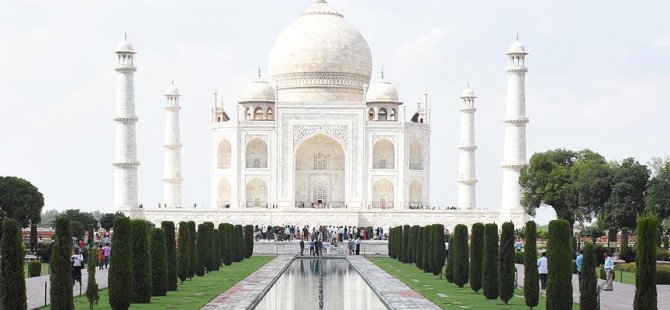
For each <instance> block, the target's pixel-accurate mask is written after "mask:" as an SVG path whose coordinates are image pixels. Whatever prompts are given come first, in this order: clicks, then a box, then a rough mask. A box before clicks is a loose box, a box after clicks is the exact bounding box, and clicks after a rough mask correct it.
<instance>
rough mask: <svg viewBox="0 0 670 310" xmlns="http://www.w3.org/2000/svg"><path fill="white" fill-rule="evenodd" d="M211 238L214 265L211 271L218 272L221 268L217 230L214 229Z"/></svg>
mask: <svg viewBox="0 0 670 310" xmlns="http://www.w3.org/2000/svg"><path fill="white" fill-rule="evenodd" d="M212 236H213V237H214V238H213V239H214V247H213V248H214V265H213V266H212V267H213V269H212V270H214V271H218V270H219V269H220V268H221V233H220V232H219V230H218V229H214V230H213V231H212Z"/></svg>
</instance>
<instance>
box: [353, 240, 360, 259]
mask: <svg viewBox="0 0 670 310" xmlns="http://www.w3.org/2000/svg"><path fill="white" fill-rule="evenodd" d="M354 243H355V244H356V255H358V254H359V253H360V252H361V236H358V238H356V241H354Z"/></svg>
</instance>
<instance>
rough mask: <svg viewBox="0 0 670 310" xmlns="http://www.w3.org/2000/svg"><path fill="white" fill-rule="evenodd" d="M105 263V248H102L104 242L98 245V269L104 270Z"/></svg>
mask: <svg viewBox="0 0 670 310" xmlns="http://www.w3.org/2000/svg"><path fill="white" fill-rule="evenodd" d="M104 265H105V250H104V249H103V248H102V244H101V245H98V270H102V267H103V266H104Z"/></svg>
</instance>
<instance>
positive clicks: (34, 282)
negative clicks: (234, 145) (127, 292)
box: [26, 269, 107, 309]
mask: <svg viewBox="0 0 670 310" xmlns="http://www.w3.org/2000/svg"><path fill="white" fill-rule="evenodd" d="M81 274H82V275H81V279H82V282H83V283H82V285H81V293H82V294H86V288H87V285H86V282H87V279H88V271H86V269H84V270H82V271H81ZM95 280H96V282H98V288H99V289H103V288H106V287H107V270H97V269H96V270H95ZM45 283H46V295H45V294H44V287H45ZM50 289H51V285H50V284H49V275H46V276H41V277H34V278H28V279H26V298H27V300H28V309H35V308H39V307H43V306H44V305H45V304H49V303H50V296H49V290H50ZM72 291H73V292H72V293H73V295H74V296H79V283H77V284H76V285H75V286H74V288H73V290H72ZM45 297H46V303H45ZM100 302H105V303H106V302H107V301H106V300H101V301H100Z"/></svg>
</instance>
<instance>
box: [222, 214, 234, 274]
mask: <svg viewBox="0 0 670 310" xmlns="http://www.w3.org/2000/svg"><path fill="white" fill-rule="evenodd" d="M222 228H223V234H222V235H223V240H221V242H222V246H223V250H222V253H223V256H222V257H221V260H222V261H223V264H224V265H226V266H229V265H230V264H232V263H233V241H232V240H233V230H234V229H235V228H234V226H233V225H232V224H228V223H224V224H223V227H222Z"/></svg>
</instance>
